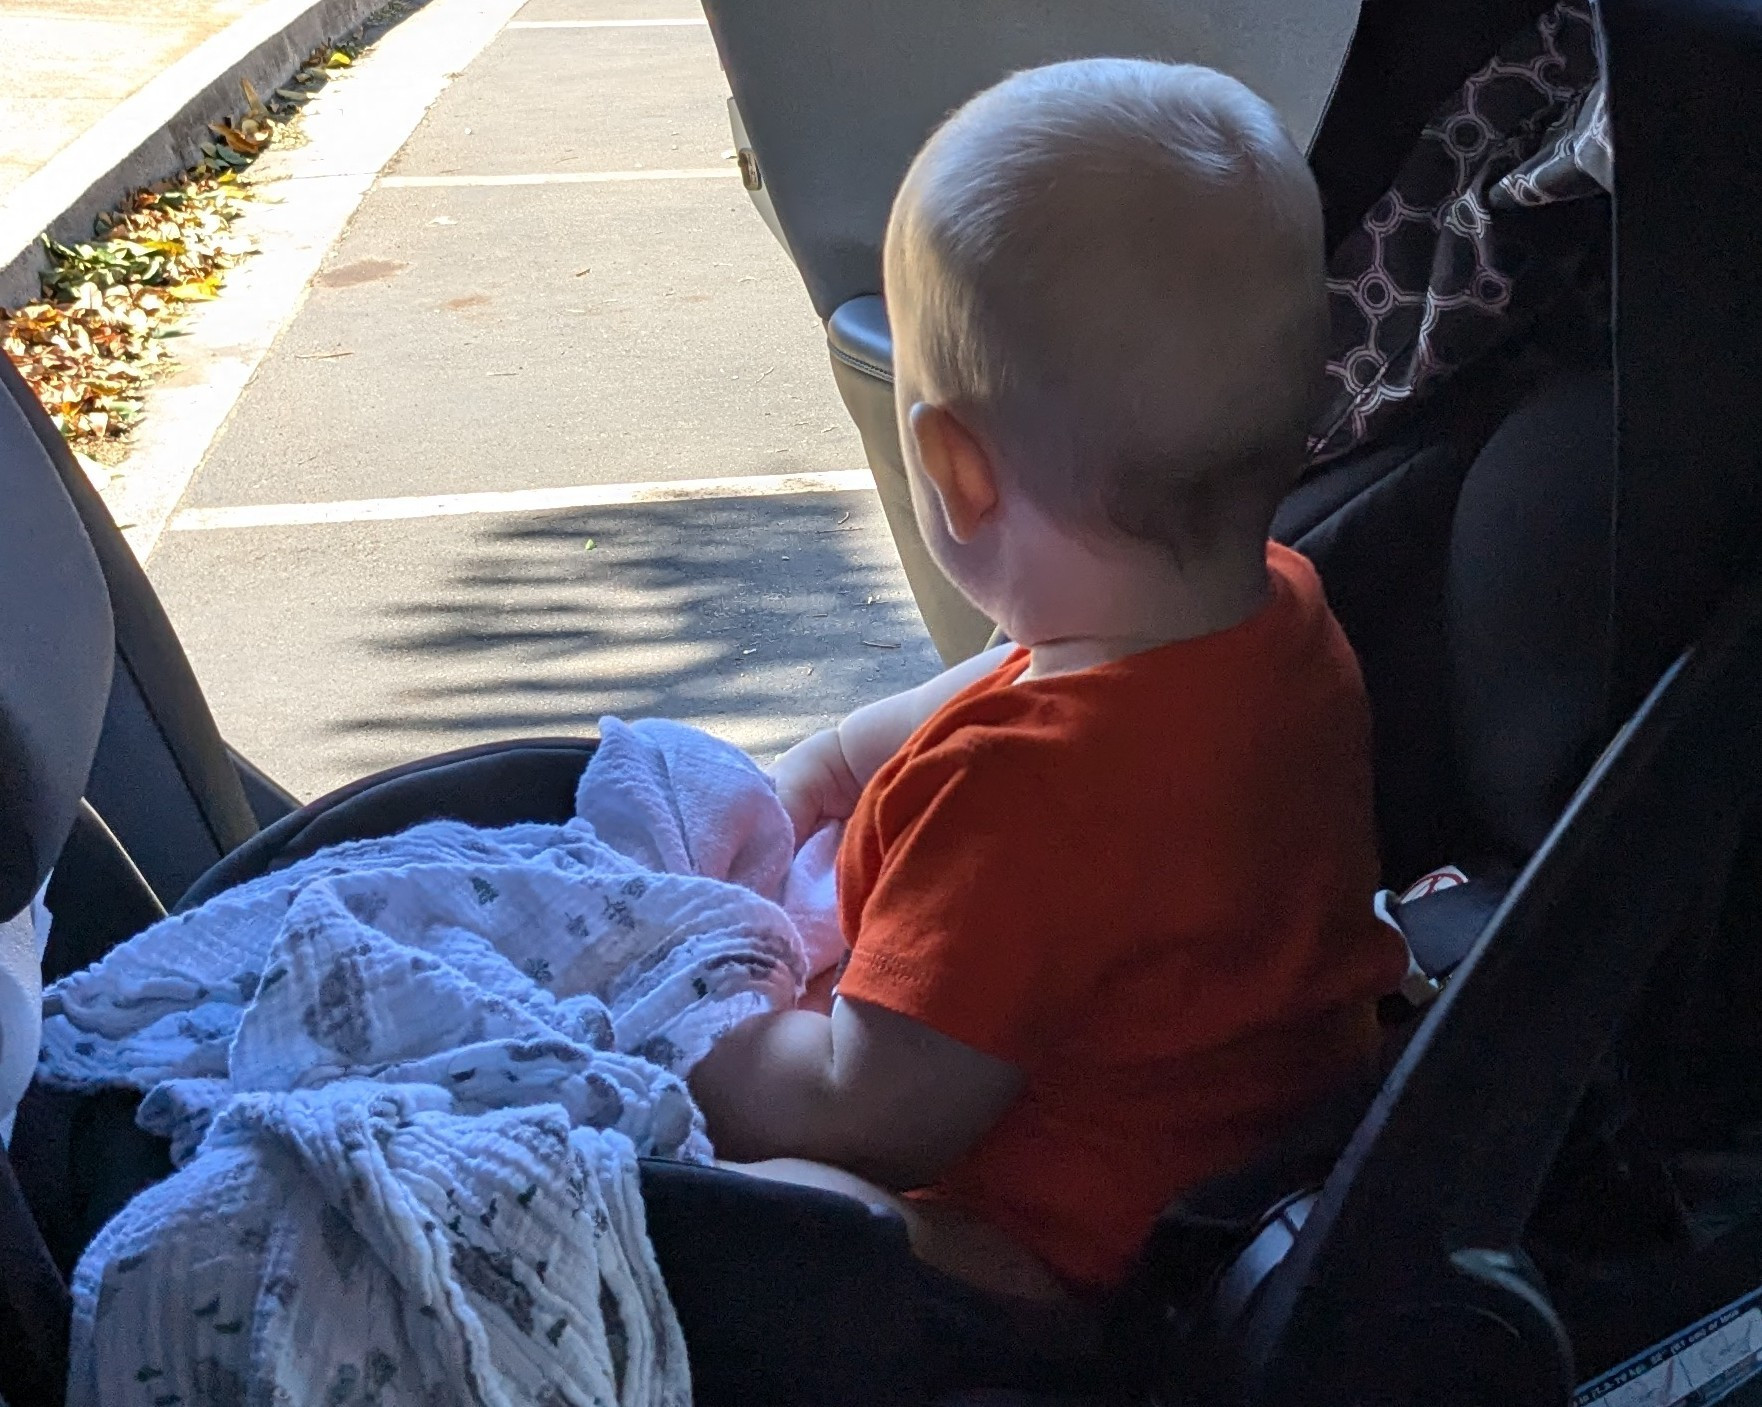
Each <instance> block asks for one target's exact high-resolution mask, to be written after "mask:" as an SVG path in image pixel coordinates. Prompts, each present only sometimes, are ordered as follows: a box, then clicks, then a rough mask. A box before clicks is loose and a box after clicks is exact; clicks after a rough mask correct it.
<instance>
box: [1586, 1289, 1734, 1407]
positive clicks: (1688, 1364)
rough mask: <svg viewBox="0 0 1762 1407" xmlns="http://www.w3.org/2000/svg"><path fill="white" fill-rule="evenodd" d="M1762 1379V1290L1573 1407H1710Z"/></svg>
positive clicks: (1632, 1364)
mask: <svg viewBox="0 0 1762 1407" xmlns="http://www.w3.org/2000/svg"><path fill="white" fill-rule="evenodd" d="M1758 1374H1762V1290H1757V1291H1754V1292H1753V1293H1751V1294H1748V1295H1746V1296H1745V1297H1744V1298H1743V1299H1741V1300H1735V1301H1733V1302H1732V1303H1731V1304H1728V1305H1727V1306H1726V1307H1725V1308H1724V1309H1721V1310H1718V1311H1716V1312H1715V1313H1713V1314H1710V1315H1708V1316H1707V1317H1706V1318H1705V1319H1703V1320H1701V1321H1700V1322H1699V1323H1697V1324H1692V1325H1690V1326H1689V1327H1688V1328H1686V1329H1684V1330H1683V1331H1682V1332H1681V1333H1680V1334H1677V1335H1676V1336H1675V1337H1674V1338H1670V1339H1666V1340H1665V1341H1664V1342H1663V1343H1661V1344H1657V1345H1655V1346H1654V1347H1652V1348H1649V1349H1647V1350H1646V1351H1645V1352H1644V1353H1641V1354H1639V1355H1637V1356H1636V1357H1633V1358H1630V1359H1628V1361H1627V1362H1625V1363H1623V1364H1622V1365H1621V1366H1620V1367H1618V1368H1615V1369H1613V1370H1611V1371H1610V1372H1607V1373H1605V1374H1603V1376H1602V1377H1600V1378H1598V1379H1596V1380H1595V1381H1594V1382H1589V1383H1586V1384H1585V1385H1584V1386H1583V1387H1581V1388H1580V1389H1579V1390H1578V1392H1577V1394H1576V1395H1575V1396H1574V1397H1573V1399H1572V1405H1573V1407H1588V1404H1590V1403H1595V1404H1596V1405H1597V1407H1710V1404H1712V1403H1715V1402H1718V1401H1720V1400H1721V1399H1722V1398H1724V1397H1725V1396H1726V1395H1727V1394H1729V1393H1730V1392H1732V1391H1733V1390H1734V1389H1736V1388H1738V1387H1739V1386H1741V1385H1742V1384H1744V1383H1747V1382H1749V1381H1750V1379H1752V1378H1754V1377H1756V1376H1757V1375H1758Z"/></svg>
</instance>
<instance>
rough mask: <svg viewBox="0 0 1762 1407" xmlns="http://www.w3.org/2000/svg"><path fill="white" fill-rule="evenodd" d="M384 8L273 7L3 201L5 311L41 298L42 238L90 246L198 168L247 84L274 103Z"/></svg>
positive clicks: (374, 3) (277, 3)
mask: <svg viewBox="0 0 1762 1407" xmlns="http://www.w3.org/2000/svg"><path fill="white" fill-rule="evenodd" d="M383 3H384V0H265V3H263V4H261V5H259V6H258V7H257V8H256V9H254V10H252V11H251V12H250V13H249V14H247V15H244V16H242V17H241V18H239V19H237V20H234V21H233V23H232V24H230V25H228V26H227V27H226V28H225V29H223V30H221V31H220V33H218V34H216V35H213V36H211V37H210V38H208V39H206V40H204V41H203V42H202V43H201V44H199V45H197V46H196V48H194V49H192V50H191V51H190V52H189V53H187V54H185V55H184V56H183V57H182V58H181V59H179V60H178V61H177V62H176V63H174V64H173V65H172V66H171V67H170V68H168V69H166V70H165V72H163V73H161V74H160V75H159V76H158V77H157V78H154V79H153V80H152V81H151V82H149V83H148V84H147V85H146V86H145V87H143V88H141V89H140V90H139V91H138V92H136V93H135V94H134V95H133V96H131V97H129V98H127V99H126V100H124V101H123V102H122V103H120V104H118V105H117V106H116V107H115V108H113V109H111V111H110V112H108V113H106V114H105V115H104V116H103V117H102V118H100V119H99V120H98V122H97V123H95V124H94V125H93V126H91V127H90V128H88V129H87V130H86V131H85V132H83V133H81V134H80V136H78V137H77V138H75V139H74V140H73V141H72V142H70V143H69V144H68V145H67V146H66V147H64V148H62V150H61V151H59V152H57V153H56V154H55V155H54V156H53V157H51V158H50V159H49V161H48V162H47V163H46V164H45V165H43V166H42V167H41V168H40V169H38V170H36V171H34V172H32V173H31V174H30V175H29V176H27V177H26V178H25V179H24V180H23V181H21V182H20V183H19V184H18V185H17V186H16V187H14V188H13V190H12V192H11V193H10V194H9V195H7V196H6V197H5V199H4V200H0V307H18V306H19V305H20V304H23V303H29V302H34V301H35V300H36V298H37V297H38V293H39V284H38V280H39V278H40V276H41V274H42V272H43V270H44V268H45V267H46V266H47V264H46V260H45V258H44V253H43V246H42V242H41V239H40V236H42V235H43V234H45V233H46V234H48V235H49V236H50V237H51V238H53V239H56V240H58V241H60V242H61V243H64V244H66V243H74V242H78V241H81V240H87V239H90V238H91V236H92V221H93V220H94V219H95V218H96V217H97V216H98V215H99V214H100V213H102V212H103V211H105V210H108V209H110V208H112V207H114V206H115V205H117V204H119V203H120V202H121V201H122V199H123V198H124V197H125V196H127V195H128V193H129V192H130V191H133V190H136V189H138V188H140V187H141V186H144V185H148V184H150V183H151V182H153V181H158V180H163V179H164V178H165V177H167V176H171V175H174V174H175V173H177V172H178V171H181V170H183V169H184V168H185V167H187V166H190V165H191V164H193V163H194V162H195V160H196V157H197V156H198V154H199V152H200V148H201V146H202V143H204V142H208V141H212V140H213V134H212V133H211V132H209V130H208V124H209V123H210V122H217V121H219V120H220V119H222V118H224V117H229V116H236V115H237V114H238V113H239V112H240V111H241V110H242V109H243V107H244V100H243V97H242V96H241V93H240V87H239V85H240V81H241V80H248V81H249V82H250V83H251V84H252V86H253V87H255V88H256V89H257V91H258V92H260V93H263V94H266V95H267V94H268V93H269V92H270V91H271V90H272V89H274V88H276V87H277V86H279V85H280V84H283V83H285V82H286V81H287V80H288V78H289V77H290V76H291V75H292V74H293V73H294V71H295V70H296V69H297V68H298V67H299V66H300V64H301V62H302V61H303V60H304V59H305V58H306V56H307V55H308V54H310V53H311V52H312V50H314V49H315V48H317V47H318V46H319V45H320V44H322V43H324V42H326V41H327V40H333V39H337V38H340V37H341V36H343V35H345V34H347V33H349V32H350V31H351V30H353V29H355V28H356V27H357V26H358V25H360V23H361V22H362V21H363V20H365V19H366V18H367V17H368V16H369V15H370V14H372V13H373V11H375V10H376V9H379V8H380V6H381V5H382V4H383Z"/></svg>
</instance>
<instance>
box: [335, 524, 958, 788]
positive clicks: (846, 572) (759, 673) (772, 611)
mask: <svg viewBox="0 0 1762 1407" xmlns="http://www.w3.org/2000/svg"><path fill="white" fill-rule="evenodd" d="M590 543H591V546H590V545H589V544H590ZM378 619H379V625H380V628H379V630H378V632H377V633H376V634H375V635H374V637H373V638H371V639H370V640H368V641H366V642H364V643H365V644H366V647H367V649H368V651H369V653H370V654H379V655H390V656H397V657H399V658H400V661H401V662H400V665H399V667H398V668H396V669H388V670H385V671H383V675H384V677H387V678H390V679H393V680H396V681H397V683H396V685H395V686H394V687H393V688H391V689H389V690H385V691H382V692H379V693H378V696H377V697H376V698H374V699H373V704H374V707H372V708H370V709H367V710H363V711H360V712H358V713H356V714H354V715H352V716H347V717H344V718H341V719H339V720H337V721H336V722H334V723H332V724H331V725H329V729H328V731H329V732H330V733H331V735H332V736H333V737H334V738H336V739H337V740H338V741H339V743H342V747H340V748H337V749H334V750H336V751H346V752H352V753H355V754H356V758H355V760H358V761H359V762H360V763H362V764H363V765H365V766H379V765H384V762H385V760H386V754H387V752H388V751H395V752H396V753H398V754H400V755H404V756H409V755H416V753H418V752H419V751H423V750H427V749H429V748H431V747H432V746H433V744H434V742H435V740H436V735H437V734H438V735H444V736H446V737H448V738H450V739H452V740H453V741H452V745H454V746H466V745H469V744H472V743H476V742H485V741H490V740H492V739H494V738H499V737H513V736H523V735H538V734H579V733H583V732H591V731H592V730H593V729H594V727H595V725H596V723H597V720H598V718H599V717H600V715H602V714H608V713H609V714H616V715H618V716H620V717H623V718H626V719H635V718H641V717H668V718H675V719H679V720H681V721H685V722H690V723H695V724H697V725H699V726H702V727H705V728H708V729H709V730H710V731H712V732H715V733H717V734H719V735H721V736H724V737H727V738H729V739H730V740H731V741H733V742H735V743H737V744H738V745H740V746H742V747H744V748H746V749H748V750H749V751H752V752H754V753H756V754H760V755H764V754H767V753H770V752H774V751H776V750H778V749H780V748H782V747H785V746H787V745H788V744H789V743H791V742H792V741H794V740H795V739H796V738H798V737H800V736H801V735H802V734H803V733H804V732H806V731H809V730H811V729H812V728H814V727H818V726H821V725H823V724H824V723H825V722H828V721H830V720H831V719H833V718H835V717H837V716H839V715H840V714H842V713H844V712H845V711H847V710H848V709H850V708H851V707H854V706H855V705H857V704H859V703H862V702H864V701H866V700H868V699H870V698H875V697H879V696H881V695H882V694H885V693H888V692H892V691H894V690H896V689H900V688H904V687H907V686H909V685H910V684H913V683H916V682H917V681H919V680H921V679H924V678H927V677H928V676H929V675H930V674H932V673H934V672H935V670H936V669H937V668H938V667H939V664H938V661H937V659H936V656H935V653H934V651H933V650H932V648H931V646H930V642H929V640H928V638H927V636H926V635H925V633H924V628H923V625H922V623H921V621H920V620H919V618H918V615H917V611H916V608H915V607H914V606H913V604H912V601H911V597H910V594H909V592H908V591H907V590H906V587H905V584H904V579H903V577H902V576H901V574H900V571H899V567H898V564H897V561H896V560H895V559H894V557H893V549H892V545H891V542H890V540H889V538H888V536H887V532H886V528H885V526H884V525H883V523H882V522H881V516H880V511H879V509H878V507H877V506H876V504H875V502H874V500H873V499H872V498H870V497H868V496H859V495H855V494H834V495H820V496H803V497H800V498H770V499H746V500H715V501H695V502H679V503H660V504H645V505H636V506H628V507H617V508H598V509H581V510H568V511H562V512H556V513H546V514H543V515H529V516H521V517H506V518H496V519H490V520H486V526H484V527H483V528H482V529H481V530H479V531H477V532H475V533H473V534H472V535H471V536H470V537H469V538H468V539H467V541H466V543H465V545H463V546H462V547H461V548H460V549H459V550H457V551H456V553H455V555H454V557H453V559H452V560H451V561H450V562H449V563H448V564H447V568H446V570H445V572H444V573H437V574H436V578H435V579H434V584H433V585H427V584H424V585H423V587H422V590H421V591H420V592H419V593H413V594H412V595H411V596H410V597H409V598H407V599H403V600H393V601H389V602H387V603H386V604H385V605H384V607H383V608H382V609H381V610H380V611H379V612H378ZM412 655H416V656H419V657H420V658H421V666H420V668H419V670H418V671H417V672H416V673H415V674H414V676H413V675H412V672H411V669H410V664H409V657H410V656H412ZM401 744H414V745H415V746H409V747H406V746H401Z"/></svg>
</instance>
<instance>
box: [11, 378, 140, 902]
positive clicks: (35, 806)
mask: <svg viewBox="0 0 1762 1407" xmlns="http://www.w3.org/2000/svg"><path fill="white" fill-rule="evenodd" d="M54 433H55V431H54V427H53V426H51V425H50V424H49V421H48V417H47V416H45V415H44V414H43V411H42V407H40V406H39V405H37V403H36V401H35V400H34V399H33V398H32V397H31V393H30V391H29V390H28V389H26V387H25V384H24V380H23V378H22V377H20V376H19V374H18V372H17V370H16V369H15V368H14V367H13V365H12V364H11V362H9V361H8V360H7V359H6V357H5V355H4V354H0V919H5V918H10V917H12V916H13V915H14V914H16V913H18V912H19V910H21V909H22V908H24V906H25V905H26V904H27V903H29V902H30V898H31V895H32V894H34V893H35V892H36V889H37V886H38V885H40V884H41V883H42V882H43V879H44V877H45V876H47V875H48V873H49V870H50V869H51V867H53V865H54V864H55V857H56V856H57V855H58V854H59V853H60V852H61V846H62V842H63V841H65V840H66V838H67V833H68V830H69V829H70V828H71V827H72V825H73V818H74V813H75V811H76V809H77V808H78V806H79V800H80V793H81V792H82V791H83V790H84V789H85V785H86V774H87V773H88V772H90V770H91V767H92V756H93V754H94V753H95V752H96V750H97V746H98V732H99V729H100V728H101V727H102V726H103V722H104V705H105V703H106V701H107V699H108V698H109V694H110V670H111V665H112V663H113V661H114V658H115V647H114V644H113V642H112V639H111V619H110V598H109V596H108V595H107V594H106V592H105V590H104V578H103V575H102V574H101V573H100V572H99V570H98V560H97V558H96V557H94V556H93V555H92V548H91V544H90V543H89V542H87V540H86V534H85V531H84V529H82V528H81V527H80V521H79V518H78V516H77V515H76V514H75V513H74V510H73V505H72V504H71V503H70V502H68V498H67V494H66V493H65V492H64V491H63V489H62V487H61V480H60V478H59V476H58V475H57V474H56V472H55V465H54V463H53V461H52V460H51V459H50V457H49V450H48V448H47V447H46V443H45V438H44V437H45V435H49V436H52V435H54Z"/></svg>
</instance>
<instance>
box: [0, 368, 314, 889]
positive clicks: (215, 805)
mask: <svg viewBox="0 0 1762 1407" xmlns="http://www.w3.org/2000/svg"><path fill="white" fill-rule="evenodd" d="M0 385H3V386H4V389H5V392H6V397H7V399H8V400H10V401H11V402H12V403H13V404H14V406H15V407H17V409H18V412H19V413H20V414H22V415H23V416H24V418H25V420H26V421H27V422H28V428H29V431H30V433H31V435H32V437H33V438H34V439H35V440H36V442H37V444H38V446H39V447H40V449H41V452H42V453H43V454H44V455H45V456H46V457H47V458H48V460H49V462H50V463H51V464H52V465H53V466H54V470H55V472H56V475H57V476H58V477H59V479H60V481H61V484H62V486H63V488H64V489H65V490H66V493H67V496H68V498H69V499H70V500H71V502H72V504H73V507H74V510H75V511H76V512H77V514H78V515H79V519H80V521H81V523H82V524H83V525H84V527H85V530H86V536H87V539H88V541H89V542H90V543H91V550H92V551H93V552H94V553H95V554H96V556H97V560H98V564H99V568H100V570H101V572H102V574H103V577H104V581H105V585H106V587H107V589H108V592H109V596H110V601H111V609H112V613H113V630H114V635H115V665H114V668H113V671H112V676H111V692H110V696H109V699H108V700H107V702H106V705H105V715H104V729H103V733H102V734H101V736H100V738H99V743H98V753H97V757H96V758H95V759H94V761H93V764H92V771H91V775H90V777H89V778H88V779H87V782H86V799H87V802H88V804H89V805H90V806H91V808H92V809H93V811H94V812H95V813H96V815H97V816H98V817H101V818H102V820H103V822H104V824H105V825H106V826H107V827H108V828H109V829H110V830H111V831H112V832H113V833H114V834H115V835H116V836H117V838H118V839H119V840H121V842H122V843H123V845H124V847H125V848H126V849H127V851H128V854H129V856H130V857H131V859H132V861H133V863H134V865H135V866H136V867H137V868H138V870H139V871H140V873H141V874H142V876H143V877H144V878H145V879H146V881H147V883H148V884H149V886H150V887H151V889H152V890H153V893H154V894H155V895H156V896H157V898H158V899H159V901H160V902H161V903H164V904H172V903H175V902H176V901H177V899H178V896H179V895H181V894H182V893H183V892H184V890H185V889H187V888H188V887H189V885H190V884H191V883H192V882H193V881H194V880H195V879H196V877H197V876H198V875H200V874H201V873H202V872H203V871H204V870H206V869H207V868H208V867H209V866H210V865H212V864H213V863H214V862H215V861H216V860H218V859H219V858H220V857H221V856H222V855H225V854H227V853H228V852H229V851H231V850H232V849H234V848H235V847H236V846H238V845H240V844H242V843H243V842H244V841H245V840H247V839H248V838H249V837H250V836H251V835H252V834H253V833H254V832H255V831H256V830H257V828H258V826H259V825H262V824H266V823H267V822H268V821H270V820H274V819H276V818H278V817H279V816H281V815H284V814H286V812H288V811H290V810H292V809H293V807H294V805H295V802H294V799H293V798H292V797H291V796H289V795H288V793H287V792H286V791H285V790H283V789H282V788H281V787H279V786H278V785H276V784H275V783H274V782H272V781H271V780H270V779H269V778H268V777H266V776H264V775H263V773H262V772H260V771H259V770H258V769H257V768H255V767H253V766H252V765H251V764H250V763H248V762H246V761H245V760H244V759H243V758H241V757H239V756H238V755H237V754H236V753H234V752H232V751H231V749H229V748H228V747H227V745H226V743H225V742H224V741H223V740H222V738H221V736H220V730H219V728H218V727H216V726H215V723H214V718H213V716H212V715H211V714H210V713H209V711H208V704H207V701H206V700H205V699H204V698H203V697H202V690H201V686H200V685H199V684H197V682H196V676H195V674H194V672H193V671H192V670H191V669H190V665H189V661H188V660H187V659H186V658H185V656H184V652H183V647H182V646H181V645H180V644H179V643H178V639H177V634H176V632H175V631H174V630H173V629H172V626H171V622H170V621H169V620H167V619H166V616H165V611H164V609H163V607H161V606H160V604H159V599H158V597H157V596H155V595H154V594H153V589H152V587H151V585H150V584H149V583H148V581H147V575H146V573H145V572H144V571H143V570H142V568H141V566H140V564H139V562H137V561H136V559H135V555H134V552H133V551H132V550H131V549H130V547H129V545H128V543H127V542H126V541H125V540H124V538H123V535H122V533H121V532H120V531H119V530H118V528H117V526H116V524H115V523H114V522H113V521H112V519H111V517H110V514H109V512H108V511H107V510H106V509H105V507H104V503H103V500H102V499H101V498H99V496H98V493H97V490H96V489H94V488H93V487H92V484H91V483H90V481H89V480H88V479H87V478H86V476H85V474H84V473H83V472H82V471H81V469H80V467H79V464H78V462H77V461H76V460H75V459H74V457H73V454H72V452H71V451H70V450H69V449H68V447H67V445H66V443H65V442H64V441H63V440H62V437H61V434H60V432H59V431H57V430H56V428H55V426H54V424H53V423H52V422H51V421H50V419H49V417H48V415H47V414H45V413H44V411H43V409H42V408H41V407H40V406H39V405H38V404H37V403H36V401H35V400H34V399H33V398H32V397H31V395H30V394H29V392H28V391H27V390H26V389H25V386H24V382H23V379H22V378H21V377H20V376H19V374H18V372H17V369H16V368H14V367H13V366H12V365H11V364H10V363H9V362H7V361H5V360H4V359H3V358H0Z"/></svg>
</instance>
